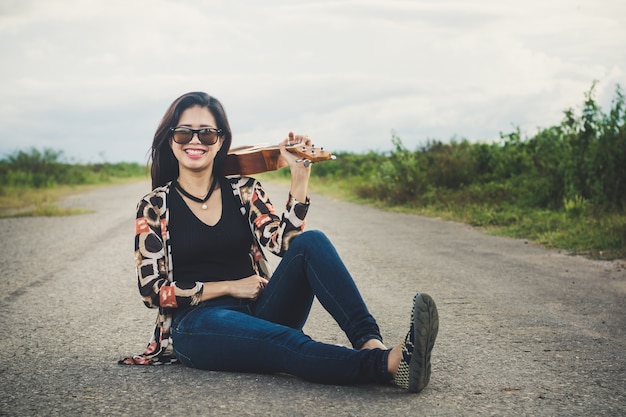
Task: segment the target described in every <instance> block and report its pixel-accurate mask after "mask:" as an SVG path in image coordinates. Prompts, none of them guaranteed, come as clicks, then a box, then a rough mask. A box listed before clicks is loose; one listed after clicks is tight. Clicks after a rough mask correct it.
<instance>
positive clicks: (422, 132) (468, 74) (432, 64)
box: [0, 0, 626, 161]
mask: <svg viewBox="0 0 626 417" xmlns="http://www.w3.org/2000/svg"><path fill="white" fill-rule="evenodd" d="M623 16H626V3H624V2H622V1H617V0H615V1H612V0H603V1H591V0H581V1H576V2H574V3H572V2H570V1H566V0H553V1H550V2H547V1H541V0H529V1H525V2H519V1H516V2H512V1H496V0H477V1H472V2H465V1H444V0H440V1H436V2H434V1H433V2H424V1H408V0H407V1H400V0H391V1H390V0H369V1H356V0H354V1H350V0H344V1H342V0H336V1H330V0H329V1H287V0H284V1H280V0H272V1H264V2H257V1H252V0H235V1H231V2H218V1H182V2H176V3H174V2H167V1H165V0H153V1H148V0H127V1H119V0H115V1H108V2H96V1H79V0H47V1H43V0H41V1H35V0H32V1H23V0H22V1H19V2H18V1H13V2H11V1H8V0H6V1H4V2H3V3H2V5H0V53H1V54H2V56H3V62H4V64H3V66H2V67H0V91H2V95H1V96H0V153H5V152H10V151H12V150H14V149H16V148H18V147H28V146H36V147H43V146H48V147H52V148H55V149H62V150H64V151H65V154H66V155H68V156H71V157H74V158H76V159H79V160H98V159H99V158H100V155H101V154H104V155H106V157H107V158H108V159H110V160H113V161H117V160H139V161H144V160H145V158H144V157H145V151H146V149H147V148H148V147H149V145H150V140H151V136H152V134H153V131H154V129H155V128H156V125H157V123H158V121H159V119H160V117H161V116H162V114H163V112H164V111H165V109H166V108H167V106H168V105H169V104H170V103H171V101H173V99H174V98H176V97H177V96H178V95H180V94H182V93H184V92H187V91H191V90H204V91H207V92H208V93H210V94H212V95H214V96H216V97H218V98H219V99H220V100H221V101H222V102H223V103H224V105H225V107H226V110H227V112H228V114H229V116H230V119H231V124H232V126H233V128H234V130H235V138H236V143H237V142H238V143H240V144H243V143H252V142H254V143H256V142H273V141H277V140H279V139H281V138H283V137H284V135H285V134H286V133H287V131H288V130H290V129H294V130H297V131H302V132H307V133H309V134H310V135H311V136H313V137H319V138H320V139H319V140H318V142H319V144H320V145H323V144H324V143H323V142H326V143H327V145H326V147H327V148H330V147H333V148H335V149H342V150H351V151H360V150H369V149H377V150H384V149H389V148H391V142H390V132H391V130H392V129H395V130H396V131H397V132H398V134H399V135H400V137H402V139H403V141H404V143H405V144H406V145H407V146H409V147H412V146H416V145H417V144H419V143H422V142H423V141H425V140H426V139H428V138H431V139H439V140H447V139H449V138H451V137H452V136H454V135H457V136H459V137H466V138H468V139H470V140H483V139H493V138H496V137H497V136H498V134H499V133H500V132H501V131H504V132H506V131H510V130H512V129H513V127H514V126H517V125H519V126H520V127H521V128H522V129H523V130H525V131H527V132H528V133H530V134H532V133H534V131H535V129H536V128H537V127H538V126H543V127H547V126H549V125H551V124H555V123H558V122H559V121H560V120H561V118H562V111H563V110H565V109H566V108H568V107H571V106H577V105H579V103H582V100H583V93H584V92H586V91H588V89H589V88H590V86H591V83H592V81H593V80H595V79H597V80H600V84H598V88H597V93H598V97H599V99H601V100H603V104H608V103H609V102H610V99H611V98H612V96H613V92H614V88H615V84H616V83H621V84H622V85H623V84H624V81H625V80H626V75H625V71H626V56H625V55H624V54H623V53H621V50H622V49H623V45H624V44H625V41H626V30H625V29H623V28H624V27H626V24H625V23H626V22H624V17H623ZM16 136H17V137H16ZM331 145H332V146H331Z"/></svg>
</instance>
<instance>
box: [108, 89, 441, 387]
mask: <svg viewBox="0 0 626 417" xmlns="http://www.w3.org/2000/svg"><path fill="white" fill-rule="evenodd" d="M231 141H232V134H231V130H230V126H229V123H228V120H227V118H226V114H225V112H224V109H223V108H222V105H221V104H220V103H219V102H218V101H217V100H216V99H215V98H213V97H211V96H209V95H207V94H206V93H199V92H193V93H188V94H184V95H183V96H181V97H179V98H178V99H176V100H175V101H174V102H173V103H172V105H171V106H170V108H169V109H168V111H167V112H166V113H165V116H164V117H163V119H162V120H161V123H160V125H159V127H158V129H157V131H156V134H155V136H154V141H153V143H152V186H153V188H154V190H153V191H152V192H151V193H149V194H148V195H146V196H145V197H144V198H143V199H142V200H141V201H140V202H139V204H138V209H137V222H136V235H135V250H136V252H135V253H136V262H137V275H138V281H139V292H140V294H141V296H142V299H143V301H144V303H145V304H146V306H148V307H155V308H157V307H158V309H159V314H158V320H157V326H156V329H155V331H154V335H153V338H152V340H151V341H150V343H149V344H148V347H147V348H146V350H145V351H144V353H143V354H142V355H137V356H134V357H132V358H127V359H124V360H122V361H120V362H121V363H124V364H161V363H168V362H173V361H176V360H180V362H182V363H183V364H184V365H186V366H190V367H195V368H201V369H209V370H217V371H219V370H223V371H242V372H257V373H274V372H284V373H289V374H292V375H295V376H298V377H300V378H303V379H306V380H309V381H315V382H320V383H329V384H355V383H380V384H389V383H393V384H395V385H397V386H399V387H402V388H404V389H406V390H408V391H411V392H419V391H421V390H422V389H424V387H425V386H426V385H427V384H428V381H429V379H430V371H431V366H430V353H431V350H432V347H433V344H434V342H435V338H436V336H437V331H438V316H437V309H436V306H435V303H434V302H433V300H432V299H431V298H430V297H429V296H428V295H426V294H416V296H415V297H414V301H413V302H414V306H413V312H412V315H411V328H410V330H409V332H408V334H407V337H406V339H405V340H404V342H403V343H400V344H398V345H397V346H396V347H394V348H393V349H388V348H387V347H386V346H385V345H384V344H383V343H382V337H381V334H380V331H379V328H378V325H377V324H376V321H375V319H374V318H373V317H372V315H371V314H370V313H369V311H368V309H367V307H366V306H365V304H364V302H363V299H362V298H361V295H360V294H359V291H358V289H357V288H356V286H355V284H354V281H353V280H352V277H351V276H350V273H349V272H348V271H347V269H346V268H345V266H344V264H343V262H342V261H341V259H340V258H339V256H338V254H337V252H336V251H335V249H334V247H333V246H332V244H331V243H330V242H329V240H328V239H327V238H326V236H324V235H323V234H322V233H321V232H316V231H308V232H303V228H304V219H305V216H306V213H307V210H308V207H309V198H308V196H307V185H308V181H309V175H310V169H311V168H310V166H308V164H304V163H302V161H301V160H300V159H298V158H297V157H296V156H294V155H292V154H291V153H290V152H288V151H287V150H286V145H287V144H303V145H310V140H309V138H308V137H306V136H301V135H294V134H293V133H289V135H288V137H287V138H286V139H284V140H283V141H282V142H281V143H280V153H281V156H282V158H284V160H285V161H286V162H287V163H288V165H289V168H290V170H291V189H290V194H289V198H288V199H287V204H286V208H285V212H284V214H283V215H282V216H280V217H279V216H278V215H277V214H276V213H275V210H274V207H273V206H272V204H271V203H270V200H269V199H268V197H267V195H266V194H265V192H264V190H263V188H262V187H261V184H260V183H259V182H257V181H256V180H254V179H252V178H248V177H242V176H229V177H225V176H223V175H222V174H221V172H222V167H223V165H224V161H225V158H226V155H227V153H228V150H229V147H230V145H231ZM261 248H265V249H266V250H269V251H271V252H272V253H275V254H277V255H278V256H281V257H282V260H281V262H280V264H279V265H278V267H277V268H276V271H275V272H274V273H273V274H270V272H269V270H268V268H267V264H266V261H265V258H264V255H263V252H262V251H261ZM270 277H271V279H270ZM314 297H317V298H318V300H319V301H320V303H321V304H322V306H324V308H325V309H326V310H327V311H328V312H329V313H330V314H331V315H332V317H333V318H334V319H335V320H336V321H337V323H338V324H339V326H340V327H341V328H342V329H343V331H344V332H345V333H346V335H347V336H348V339H349V340H350V342H351V344H352V346H353V349H350V348H346V347H341V346H336V345H329V344H325V343H321V342H317V341H314V340H312V339H311V338H309V337H308V336H306V335H305V334H304V333H303V332H302V327H303V326H304V323H305V321H306V319H307V316H308V314H309V310H310V308H311V304H312V302H313V298H314Z"/></svg>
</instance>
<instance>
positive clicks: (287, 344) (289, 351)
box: [172, 303, 391, 384]
mask: <svg viewBox="0 0 626 417" xmlns="http://www.w3.org/2000/svg"><path fill="white" fill-rule="evenodd" d="M173 324H174V325H173V332H172V338H173V346H174V352H175V354H176V356H177V357H178V359H179V360H180V361H181V362H182V363H183V364H184V365H186V366H190V367H194V368H199V369H208V370H215V371H231V372H237V371H238V372H256V373H275V372H284V373H288V374H291V375H294V376H297V377H300V378H303V379H306V380H309V381H315V382H320V383H329V384H354V383H389V382H390V381H391V375H390V373H389V372H388V369H387V357H388V355H389V351H388V350H381V349H373V350H362V351H358V350H353V349H349V348H345V347H340V346H335V345H329V344H324V343H320V342H316V341H314V340H312V339H311V338H309V337H308V336H306V335H305V334H304V333H302V331H300V330H297V329H293V328H291V327H287V326H283V325H280V324H276V323H271V322H269V321H266V320H262V319H259V318H257V317H254V316H251V315H249V314H247V313H245V312H242V311H233V310H229V309H227V308H222V307H211V306H207V303H203V305H200V306H196V307H192V308H190V309H188V310H186V311H184V312H181V313H179V314H177V315H176V317H175V318H174V323H173Z"/></svg>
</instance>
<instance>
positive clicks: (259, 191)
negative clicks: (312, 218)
mask: <svg viewBox="0 0 626 417" xmlns="http://www.w3.org/2000/svg"><path fill="white" fill-rule="evenodd" d="M227 179H228V181H229V183H230V185H231V188H232V192H233V194H234V195H235V197H236V198H237V200H238V202H239V203H240V210H241V214H242V215H243V216H246V218H247V219H248V223H249V225H250V230H251V231H252V234H253V236H254V239H253V243H252V247H251V248H250V262H251V263H252V266H253V268H254V270H255V272H256V273H257V274H258V275H260V276H262V277H264V278H266V279H269V278H270V275H271V274H270V271H269V269H268V266H267V262H266V259H265V256H264V254H263V252H262V250H261V247H263V248H266V249H267V250H269V251H270V252H272V253H274V254H276V255H278V256H282V255H283V254H284V253H285V252H286V251H287V249H288V248H289V243H290V242H291V240H292V239H293V238H294V237H296V236H297V235H299V234H300V233H301V232H302V230H303V229H304V223H305V222H304V218H305V216H306V213H307V211H308V208H309V199H308V198H307V201H306V202H304V203H301V202H298V201H296V200H295V199H294V198H293V197H292V196H291V194H290V195H289V199H288V200H287V206H286V210H285V212H284V213H283V215H282V217H279V216H278V215H276V213H275V210H274V207H273V206H272V204H271V203H270V200H269V198H268V197H267V195H266V194H265V191H264V190H263V188H262V187H261V184H260V183H259V182H258V181H256V180H255V179H253V178H249V177H241V176H233V177H228V178H227ZM170 191H171V182H170V183H167V184H166V185H164V186H162V187H158V188H155V189H154V190H152V192H150V193H148V194H147V195H146V196H145V197H143V198H142V199H141V201H140V202H139V204H138V205H137V219H136V223H135V261H136V266H137V279H138V285H139V293H140V295H141V299H142V300H143V302H144V304H145V305H146V306H147V307H149V308H158V309H159V310H158V311H159V312H158V315H157V322H156V327H155V329H154V332H153V334H152V338H151V339H150V342H149V343H148V346H147V347H146V349H145V350H144V352H143V353H142V354H140V355H135V356H132V357H129V358H125V359H122V360H120V361H119V363H120V364H125V365H160V364H166V363H173V362H176V358H175V356H174V352H173V349H172V339H171V324H172V309H176V308H185V307H189V306H193V305H197V304H198V303H199V302H200V295H201V294H202V288H203V284H202V283H201V282H196V283H192V284H189V283H182V282H176V281H175V280H174V265H173V263H172V251H171V247H170V238H169V231H168V220H169V210H168V206H167V204H168V197H169V193H170ZM222 191H223V192H226V191H227V190H222Z"/></svg>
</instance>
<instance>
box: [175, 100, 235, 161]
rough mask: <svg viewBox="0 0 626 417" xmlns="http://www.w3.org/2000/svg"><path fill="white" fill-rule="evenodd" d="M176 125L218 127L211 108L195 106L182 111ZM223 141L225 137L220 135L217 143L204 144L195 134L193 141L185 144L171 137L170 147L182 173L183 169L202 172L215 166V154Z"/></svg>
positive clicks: (193, 127)
mask: <svg viewBox="0 0 626 417" xmlns="http://www.w3.org/2000/svg"><path fill="white" fill-rule="evenodd" d="M176 127H188V128H190V129H202V128H207V127H211V128H215V129H217V123H216V122H215V117H213V114H212V113H211V112H210V111H209V109H207V108H206V107H201V106H193V107H189V108H188V109H186V110H185V111H183V112H182V114H181V115H180V119H179V120H178V124H177V125H176ZM223 141H224V139H223V137H220V138H219V139H218V141H217V143H215V144H213V145H204V144H203V143H202V142H200V140H199V139H198V135H197V134H194V135H193V137H192V139H191V141H190V142H189V143H186V144H184V145H181V144H179V143H176V142H174V140H173V139H171V138H170V147H171V148H172V152H173V153H174V156H175V157H176V159H177V160H178V167H179V169H180V172H181V173H182V172H183V171H194V172H200V171H204V170H207V169H208V170H209V171H210V170H211V169H212V167H213V160H214V159H215V155H217V152H218V151H219V150H220V148H221V147H222V142H223Z"/></svg>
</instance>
